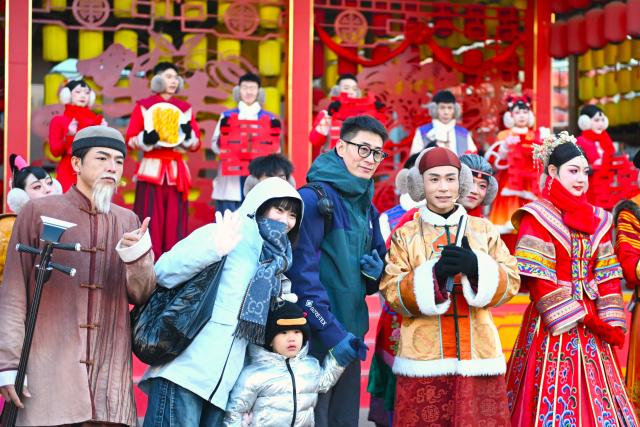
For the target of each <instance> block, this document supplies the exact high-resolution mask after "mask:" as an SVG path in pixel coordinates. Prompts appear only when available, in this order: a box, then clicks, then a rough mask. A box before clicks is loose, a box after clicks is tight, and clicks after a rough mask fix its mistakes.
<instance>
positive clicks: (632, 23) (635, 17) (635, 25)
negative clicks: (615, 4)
mask: <svg viewBox="0 0 640 427" xmlns="http://www.w3.org/2000/svg"><path fill="white" fill-rule="evenodd" d="M627 33H628V34H629V35H630V36H631V37H640V0H627Z"/></svg>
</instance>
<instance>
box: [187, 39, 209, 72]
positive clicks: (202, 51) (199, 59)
mask: <svg viewBox="0 0 640 427" xmlns="http://www.w3.org/2000/svg"><path fill="white" fill-rule="evenodd" d="M194 37H197V35H195V34H187V35H186V36H184V38H183V39H182V43H183V44H184V43H186V42H187V41H189V40H191V39H193V38H194ZM185 59H186V65H187V68H189V69H190V70H195V69H199V68H204V65H205V64H206V63H207V36H206V35H204V36H203V37H202V39H200V41H199V42H198V43H197V44H196V45H194V46H193V49H191V52H189V54H188V55H187V56H186V57H185Z"/></svg>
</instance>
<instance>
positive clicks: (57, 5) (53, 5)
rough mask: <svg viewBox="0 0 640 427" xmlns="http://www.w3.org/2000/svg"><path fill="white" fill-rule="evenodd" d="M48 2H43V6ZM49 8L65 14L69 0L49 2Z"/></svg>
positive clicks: (44, 0)
mask: <svg viewBox="0 0 640 427" xmlns="http://www.w3.org/2000/svg"><path fill="white" fill-rule="evenodd" d="M46 1H47V0H42V3H43V5H44V3H45V2H46ZM49 8H50V9H51V10H55V11H56V12H64V11H65V10H66V9H67V0H49Z"/></svg>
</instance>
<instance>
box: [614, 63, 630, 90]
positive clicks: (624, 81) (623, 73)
mask: <svg viewBox="0 0 640 427" xmlns="http://www.w3.org/2000/svg"><path fill="white" fill-rule="evenodd" d="M617 74H618V91H619V92H620V93H629V92H631V90H632V87H631V70H630V69H628V68H623V69H622V70H619V71H618V73H617Z"/></svg>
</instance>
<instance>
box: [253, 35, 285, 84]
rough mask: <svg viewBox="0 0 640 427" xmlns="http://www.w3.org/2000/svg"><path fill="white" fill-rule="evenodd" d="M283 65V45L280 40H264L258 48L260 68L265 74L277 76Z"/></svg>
mask: <svg viewBox="0 0 640 427" xmlns="http://www.w3.org/2000/svg"><path fill="white" fill-rule="evenodd" d="M281 67H282V45H281V44H280V41H279V40H264V41H261V42H260V47H259V48H258V69H259V70H260V74H261V75H263V76H277V75H278V74H280V72H281Z"/></svg>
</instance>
